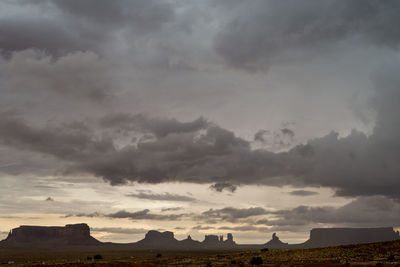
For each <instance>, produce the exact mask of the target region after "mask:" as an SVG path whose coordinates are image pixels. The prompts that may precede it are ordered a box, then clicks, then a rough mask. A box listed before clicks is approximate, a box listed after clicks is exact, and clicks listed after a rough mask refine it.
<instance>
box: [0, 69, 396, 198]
mask: <svg viewBox="0 0 400 267" xmlns="http://www.w3.org/2000/svg"><path fill="white" fill-rule="evenodd" d="M392 69H394V68H393V67H391V68H390V69H389V70H388V71H386V72H383V74H379V75H378V74H377V76H376V77H375V78H374V81H375V87H376V92H375V97H374V99H373V107H374V109H375V110H376V111H377V121H376V126H375V128H374V131H373V133H372V135H370V136H366V135H365V134H364V133H362V132H359V131H356V130H353V131H352V132H351V134H349V135H348V136H346V137H342V138H340V137H339V135H338V133H336V132H331V133H330V134H328V135H326V136H323V137H320V138H315V139H312V140H309V141H308V142H307V143H306V144H304V145H303V144H302V145H298V146H296V147H294V148H293V149H291V150H289V151H288V152H280V153H274V152H269V151H267V150H264V149H255V150H254V149H252V148H251V145H250V142H248V141H246V140H244V139H242V138H240V137H237V136H235V134H234V133H233V132H231V131H228V130H226V129H223V128H221V127H219V126H217V125H215V124H213V123H207V122H206V121H205V120H204V119H201V118H200V119H197V120H194V121H192V122H186V123H181V122H178V121H176V120H170V119H166V120H163V119H152V118H149V117H148V116H144V115H140V116H137V115H126V114H125V115H123V116H122V117H120V116H119V115H118V116H116V118H120V120H118V119H117V120H116V121H115V122H114V123H112V122H111V121H112V120H109V119H108V118H111V117H112V116H111V117H106V119H102V120H101V126H102V127H106V126H107V128H111V129H112V128H115V129H120V128H121V127H127V126H126V125H127V124H128V125H129V128H128V129H129V130H130V131H132V133H133V134H137V132H139V133H141V134H143V132H145V133H146V134H152V135H153V136H154V139H151V140H150V141H148V140H146V142H138V143H136V144H128V145H125V146H122V147H120V148H116V146H115V145H114V142H116V141H117V140H115V139H114V138H113V137H112V136H108V137H107V138H105V137H104V136H103V137H99V136H101V135H99V134H98V133H97V134H96V130H95V129H94V128H91V127H89V126H88V127H77V126H74V125H76V124H72V125H71V124H63V125H61V126H57V127H55V126H46V127H44V128H35V127H31V126H30V125H28V124H27V122H25V121H23V120H22V119H20V118H18V117H15V116H11V115H9V114H2V116H1V117H0V126H1V128H0V141H1V142H2V143H3V144H4V145H7V146H12V147H15V148H20V149H26V150H30V151H35V152H40V153H44V154H47V155H51V156H54V157H56V158H58V159H60V160H63V161H66V162H67V163H68V171H70V172H87V173H90V174H93V175H95V176H99V177H102V178H104V179H105V180H107V181H109V182H111V183H112V184H120V183H124V182H126V181H138V182H146V183H161V182H167V181H184V182H193V183H215V184H217V185H218V184H220V185H228V184H229V185H232V186H235V185H240V184H267V185H287V184H289V185H297V186H299V185H308V186H325V187H331V188H334V189H336V194H337V195H341V196H357V195H379V194H381V195H386V196H391V197H399V195H398V194H399V192H398V190H397V188H398V179H397V177H398V174H399V173H400V167H399V166H398V164H397V159H398V158H399V157H400V148H399V145H398V138H397V137H398V136H399V135H400V128H399V126H397V125H398V124H397V123H396V122H397V114H398V105H397V99H399V90H398V88H399V87H398V86H399V85H400V81H399V80H398V78H397V76H396V74H395V73H391V71H390V70H392ZM78 125H79V124H78ZM121 125H122V126H121ZM131 129H132V130H131ZM136 129H138V130H136ZM289 134H290V133H289ZM220 188H221V190H222V187H220Z"/></svg>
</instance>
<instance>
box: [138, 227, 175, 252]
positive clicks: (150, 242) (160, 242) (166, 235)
mask: <svg viewBox="0 0 400 267" xmlns="http://www.w3.org/2000/svg"><path fill="white" fill-rule="evenodd" d="M135 245H137V246H139V247H143V248H153V247H154V248H156V247H159V248H165V247H170V248H172V247H176V246H177V245H178V240H176V239H175V237H174V233H173V232H169V231H165V232H159V231H155V230H151V231H148V232H147V233H146V236H145V237H144V239H142V240H140V241H138V242H137V243H135Z"/></svg>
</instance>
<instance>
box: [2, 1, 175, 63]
mask: <svg viewBox="0 0 400 267" xmlns="http://www.w3.org/2000/svg"><path fill="white" fill-rule="evenodd" d="M14 5H15V8H27V9H28V10H30V11H31V13H28V14H25V16H23V17H22V18H19V19H17V18H15V17H14V16H3V17H2V18H1V19H0V20H1V23H0V25H1V26H0V50H2V51H3V52H12V51H21V50H25V49H27V48H36V49H40V50H43V51H46V52H48V53H51V54H53V55H63V54H66V53H68V52H71V51H76V50H80V51H86V50H92V51H98V50H99V49H100V47H101V46H102V45H104V44H106V43H110V42H112V41H114V40H116V39H117V36H118V34H120V33H121V32H124V31H125V32H128V33H129V34H135V35H136V36H137V35H145V34H148V33H151V32H154V31H156V30H158V29H159V28H160V27H161V26H162V25H163V24H164V23H167V22H168V21H170V20H171V19H172V18H173V17H174V9H173V8H172V6H171V5H170V4H169V3H167V2H163V3H160V2H157V1H144V2H143V1H125V0H116V1H111V2H110V1H103V0H100V1H92V0H89V1H84V2H82V1H75V0H73V1H67V2H66V1H59V0H48V1H35V2H32V1H15V3H14ZM43 12H46V14H47V16H41V15H40V14H41V13H43Z"/></svg>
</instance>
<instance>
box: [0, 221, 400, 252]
mask: <svg viewBox="0 0 400 267" xmlns="http://www.w3.org/2000/svg"><path fill="white" fill-rule="evenodd" d="M398 239H400V237H399V233H398V232H395V231H394V230H393V228H392V227H382V228H317V229H312V230H311V232H310V238H309V240H307V241H306V242H304V243H302V244H288V243H284V242H282V241H281V240H280V239H279V238H278V237H277V236H276V234H273V235H272V239H271V240H270V241H268V242H267V243H265V244H254V245H240V244H236V242H235V241H234V240H233V236H232V234H228V235H227V239H225V240H224V237H223V236H217V235H206V236H205V239H204V240H203V241H202V242H200V241H196V240H193V239H192V238H191V237H190V236H188V238H187V239H184V240H177V239H176V238H175V237H174V233H173V232H169V231H166V232H158V231H154V230H152V231H149V232H148V233H147V234H146V235H145V237H144V239H142V240H140V241H138V242H135V243H129V244H117V243H103V242H100V241H98V240H97V239H95V238H94V237H92V236H91V235H90V229H89V226H88V225H87V224H73V225H71V224H70V225H66V226H65V227H45V226H20V227H18V228H15V229H13V230H12V231H10V233H9V235H8V237H7V238H6V239H5V240H3V241H0V247H14V248H37V247H46V248H61V247H71V246H77V247H78V246H94V247H107V248H110V247H112V248H113V249H117V248H124V249H135V250H141V249H142V250H144V249H163V250H168V249H170V250H203V249H209V250H235V249H261V248H269V249H300V248H316V247H326V246H338V245H348V244H361V243H374V242H382V241H393V240H398Z"/></svg>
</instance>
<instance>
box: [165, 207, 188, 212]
mask: <svg viewBox="0 0 400 267" xmlns="http://www.w3.org/2000/svg"><path fill="white" fill-rule="evenodd" d="M182 209H183V208H182V207H173V208H162V209H161V211H177V210H182Z"/></svg>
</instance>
